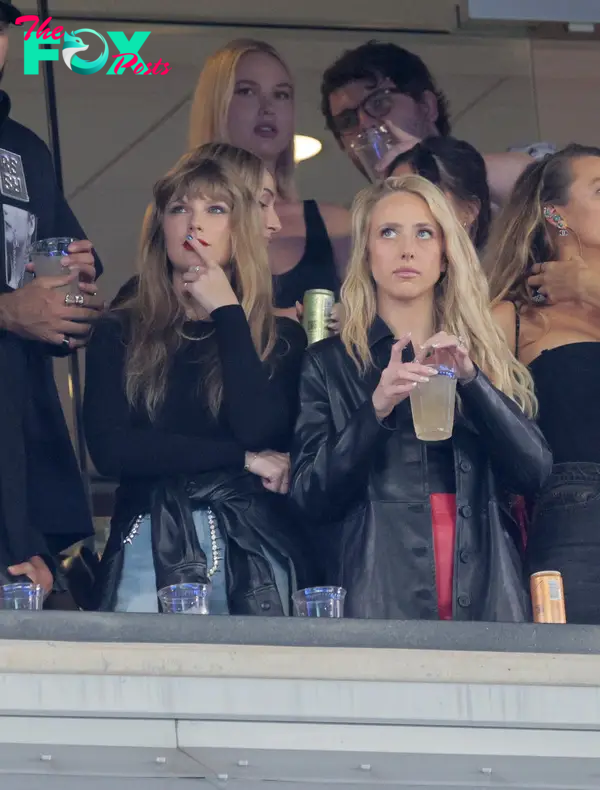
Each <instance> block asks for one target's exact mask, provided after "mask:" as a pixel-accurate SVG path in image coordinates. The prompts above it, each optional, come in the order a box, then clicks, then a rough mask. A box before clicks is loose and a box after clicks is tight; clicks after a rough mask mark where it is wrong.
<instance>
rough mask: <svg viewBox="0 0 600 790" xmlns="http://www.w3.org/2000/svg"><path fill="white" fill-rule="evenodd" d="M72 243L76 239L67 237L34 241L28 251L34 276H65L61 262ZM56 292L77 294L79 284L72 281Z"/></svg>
mask: <svg viewBox="0 0 600 790" xmlns="http://www.w3.org/2000/svg"><path fill="white" fill-rule="evenodd" d="M74 241H77V239H73V238H70V237H68V236H63V237H60V238H59V237H57V238H52V239H41V240H40V241H36V242H35V244H33V245H32V246H31V249H30V250H29V258H30V260H31V263H33V265H34V267H35V276H36V277H63V276H64V275H65V274H67V272H66V270H65V269H64V268H63V266H62V265H61V260H62V258H64V257H65V255H68V254H69V244H71V243H72V242H74ZM75 271H77V270H76V269H72V270H71V273H73V272H75ZM56 290H57V291H60V292H61V293H64V294H68V293H71V294H78V293H79V282H78V281H77V280H74V281H73V282H72V283H70V284H69V285H65V286H62V287H61V288H57V289H56Z"/></svg>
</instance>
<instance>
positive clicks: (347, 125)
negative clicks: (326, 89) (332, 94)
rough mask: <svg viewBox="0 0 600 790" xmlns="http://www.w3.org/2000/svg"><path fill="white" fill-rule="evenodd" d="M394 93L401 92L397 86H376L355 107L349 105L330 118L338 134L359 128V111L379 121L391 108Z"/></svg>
mask: <svg viewBox="0 0 600 790" xmlns="http://www.w3.org/2000/svg"><path fill="white" fill-rule="evenodd" d="M395 93H402V91H399V90H398V89H397V88H378V89H377V90H375V91H373V93H370V94H369V95H368V96H367V97H365V98H364V99H363V100H362V101H361V103H360V104H359V105H358V106H357V107H349V108H348V109H347V110H343V111H342V112H341V113H340V114H339V115H335V116H334V117H333V119H332V121H333V125H334V126H335V128H336V131H337V132H338V134H341V135H342V136H344V135H350V134H354V133H355V132H356V131H357V130H358V129H359V128H360V113H361V111H362V112H365V113H366V114H367V115H368V116H369V118H373V120H374V121H380V120H382V119H383V118H385V117H386V115H387V114H388V113H389V112H390V110H391V109H392V106H393V104H394V99H393V96H394V94H395Z"/></svg>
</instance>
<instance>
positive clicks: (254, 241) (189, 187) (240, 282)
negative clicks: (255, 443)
mask: <svg viewBox="0 0 600 790" xmlns="http://www.w3.org/2000/svg"><path fill="white" fill-rule="evenodd" d="M264 173H265V168H264V165H263V164H262V162H261V161H260V159H258V157H256V156H254V154H251V153H249V152H248V151H243V150H242V149H240V148H235V147H234V146H231V145H227V144H225V143H211V144H209V145H204V146H202V147H201V148H198V149H196V150H194V151H191V152H190V153H188V154H186V155H185V156H183V157H182V158H181V159H180V160H179V161H178V162H177V164H176V165H175V166H174V167H173V168H172V169H171V170H170V171H169V172H168V173H167V174H166V175H165V176H163V177H162V178H161V179H159V180H158V181H157V183H156V184H155V186H154V202H153V204H152V205H151V207H150V209H149V210H148V212H147V214H146V218H145V220H144V227H143V230H142V239H141V245H140V253H139V260H138V270H139V281H138V287H137V290H136V292H135V293H134V294H133V295H132V296H131V297H130V298H129V299H128V300H127V301H125V302H124V303H123V304H120V305H119V306H118V307H117V308H115V313H117V314H119V313H121V315H123V316H124V317H126V320H127V323H128V326H129V330H130V332H129V342H128V345H127V358H126V367H125V390H126V394H127V400H128V402H129V403H130V405H131V406H133V407H139V406H142V407H143V408H145V410H146V411H147V413H148V414H149V416H150V418H151V419H154V418H155V417H156V414H157V412H158V410H159V408H160V406H161V405H162V403H163V402H164V399H165V394H166V389H167V379H168V374H169V369H170V364H171V361H172V359H173V355H174V354H175V352H176V351H177V350H178V349H179V348H180V346H181V344H182V342H183V341H184V340H190V339H191V338H186V336H185V335H184V331H183V326H184V323H185V321H186V316H185V310H184V308H183V307H182V305H181V302H180V300H179V298H178V297H177V294H176V293H175V291H174V288H173V283H172V266H171V264H170V262H169V260H168V257H167V249H166V243H165V235H164V230H163V220H164V216H165V210H166V208H167V206H168V204H169V203H170V202H171V201H173V200H178V199H181V198H183V197H193V196H203V197H208V198H210V199H214V200H222V201H223V202H225V203H226V205H227V206H228V207H229V209H230V211H231V242H232V259H231V272H232V274H231V282H232V286H233V288H234V291H235V293H236V296H237V297H238V299H239V300H240V303H241V305H242V308H243V310H244V312H245V314H246V317H247V319H248V324H249V325H250V331H251V334H252V339H253V341H254V346H255V348H256V350H257V353H258V355H259V357H260V358H261V360H265V359H266V358H267V357H268V356H269V354H270V353H271V351H272V350H273V347H274V345H275V339H276V336H275V319H274V317H273V312H272V287H271V272H270V270H269V264H268V259H267V249H266V244H265V239H264V231H263V222H262V217H261V213H260V208H259V204H258V198H259V196H260V194H261V192H262V186H263V179H264ZM205 359H206V361H207V365H206V370H207V371H208V372H207V373H205V374H204V373H203V380H202V382H199V385H200V384H201V386H202V387H203V388H204V390H205V392H206V396H207V400H208V405H209V408H210V410H211V412H212V413H213V414H214V415H216V414H217V413H218V411H219V408H220V406H221V402H222V397H223V384H222V376H221V366H220V363H219V358H218V354H217V349H216V343H211V344H210V347H209V349H208V350H207V352H206V355H205Z"/></svg>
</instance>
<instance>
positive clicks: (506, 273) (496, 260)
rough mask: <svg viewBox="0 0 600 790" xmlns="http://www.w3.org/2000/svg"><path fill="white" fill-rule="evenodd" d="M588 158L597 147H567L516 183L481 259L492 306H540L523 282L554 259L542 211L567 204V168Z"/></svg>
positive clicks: (554, 248) (552, 242)
mask: <svg viewBox="0 0 600 790" xmlns="http://www.w3.org/2000/svg"><path fill="white" fill-rule="evenodd" d="M590 156H593V157H600V148H595V147H592V146H586V145H579V144H577V143H571V144H570V145H568V146H566V148H563V149H562V150H560V151H557V152H556V153H555V154H550V155H549V156H546V157H544V159H541V160H539V161H537V162H533V163H532V164H531V165H529V167H528V168H527V169H526V170H524V171H523V173H521V175H520V176H519V178H518V179H517V182H516V184H515V186H514V188H513V191H512V194H511V196H510V199H509V200H508V201H507V202H506V204H505V205H504V208H503V209H502V211H501V212H500V214H499V215H498V216H497V217H496V219H495V220H494V222H493V223H492V231H491V234H490V238H489V241H488V243H487V245H486V248H485V252H484V256H483V268H484V271H485V272H486V274H487V276H488V279H489V283H490V295H491V297H492V306H496V305H497V304H498V303H500V302H502V301H511V302H514V304H515V306H516V307H517V309H521V308H524V309H526V310H528V309H530V308H538V307H540V305H539V304H537V303H536V302H535V301H534V300H533V292H532V289H531V288H529V287H528V285H527V277H528V276H529V274H530V270H531V267H532V266H533V265H534V264H536V263H546V261H552V260H555V259H556V257H557V254H558V249H557V246H556V241H555V238H554V236H553V234H552V233H551V232H550V226H549V224H548V221H547V220H546V218H545V217H544V207H545V206H546V205H554V206H558V207H560V206H565V205H566V204H567V203H568V202H569V193H570V188H571V183H572V181H573V173H572V169H571V163H572V162H573V161H574V160H576V159H581V158H583V157H590ZM529 315H533V314H532V313H531V312H530V313H529ZM538 315H541V314H538Z"/></svg>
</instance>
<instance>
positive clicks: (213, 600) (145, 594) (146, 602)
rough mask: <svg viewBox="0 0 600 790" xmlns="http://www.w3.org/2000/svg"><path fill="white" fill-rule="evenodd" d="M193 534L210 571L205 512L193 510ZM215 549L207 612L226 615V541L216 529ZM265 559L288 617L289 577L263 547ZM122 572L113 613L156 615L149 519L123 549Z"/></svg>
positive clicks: (145, 517) (148, 518)
mask: <svg viewBox="0 0 600 790" xmlns="http://www.w3.org/2000/svg"><path fill="white" fill-rule="evenodd" d="M193 516H194V524H195V526H196V535H197V536H198V541H199V542H200V546H201V548H202V551H203V552H204V553H205V554H206V562H207V565H208V567H209V568H211V567H212V565H213V556H212V550H211V542H210V528H209V524H208V515H207V511H206V510H204V509H203V510H195V511H194V513H193ZM217 546H218V551H219V556H220V557H221V559H220V560H219V567H218V568H217V570H216V572H215V573H214V575H213V576H211V579H210V581H211V595H210V613H211V614H217V615H220V614H229V605H228V603H227V584H226V579H225V567H226V556H225V541H224V540H223V538H222V536H221V534H220V533H219V530H218V527H217ZM263 551H264V552H265V556H266V557H267V559H268V560H269V562H270V564H271V568H272V570H273V573H274V575H275V582H276V585H277V590H278V592H279V596H280V598H281V601H282V604H283V610H284V612H285V614H286V615H288V614H289V598H290V577H289V572H288V571H287V570H286V569H285V568H284V566H283V565H282V564H281V563H280V562H279V561H278V560H277V559H276V558H275V557H274V556H273V555H272V554H271V552H269V551H268V550H267V549H265V547H264V546H263ZM124 553H125V556H124V558H123V570H122V573H121V580H120V582H119V586H118V588H117V602H116V606H115V612H158V611H159V607H158V598H157V594H156V573H155V571H154V559H153V557H152V532H151V527H150V516H149V515H146V516H144V518H143V519H142V522H141V524H140V527H139V530H138V533H137V534H136V535H135V537H134V538H133V540H132V542H131V543H127V544H126V545H125V548H124Z"/></svg>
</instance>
